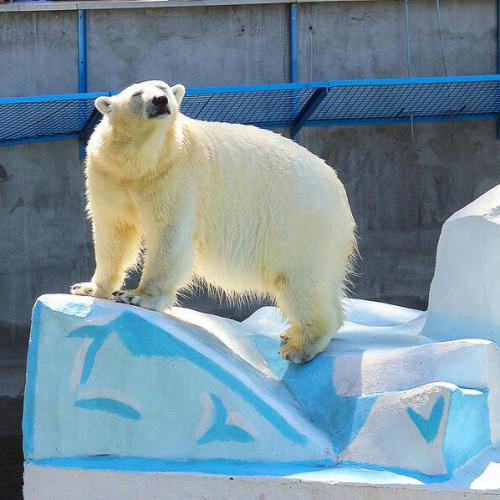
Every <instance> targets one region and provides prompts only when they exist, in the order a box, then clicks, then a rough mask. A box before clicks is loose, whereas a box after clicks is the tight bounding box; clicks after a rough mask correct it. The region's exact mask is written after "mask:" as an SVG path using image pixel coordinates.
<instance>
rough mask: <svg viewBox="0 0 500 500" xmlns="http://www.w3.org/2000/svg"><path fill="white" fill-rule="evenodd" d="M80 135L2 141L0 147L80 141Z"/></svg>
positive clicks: (58, 135)
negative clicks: (68, 140) (69, 140)
mask: <svg viewBox="0 0 500 500" xmlns="http://www.w3.org/2000/svg"><path fill="white" fill-rule="evenodd" d="M79 137H80V134H57V135H45V136H41V137H29V138H27V139H8V140H6V141H2V140H0V147H2V146H16V145H18V144H30V143H33V142H48V141H60V140H64V139H78V138H79Z"/></svg>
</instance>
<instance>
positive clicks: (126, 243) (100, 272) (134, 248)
mask: <svg viewBox="0 0 500 500" xmlns="http://www.w3.org/2000/svg"><path fill="white" fill-rule="evenodd" d="M93 232H94V247H95V258H96V264H97V266H96V271H95V273H94V276H93V277H92V281H90V282H86V283H76V284H75V285H73V286H72V287H71V289H70V292H71V293H72V294H73V295H90V296H92V297H100V298H103V299H110V298H111V295H112V292H113V291H114V290H116V289H117V288H119V287H120V286H121V284H122V283H123V280H124V278H125V272H126V270H127V268H129V267H130V266H132V265H134V264H135V263H136V262H137V257H138V254H139V250H140V235H139V232H138V230H137V228H136V227H135V226H133V225H129V224H123V223H110V222H108V223H102V222H97V221H94V223H93Z"/></svg>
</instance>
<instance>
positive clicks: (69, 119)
mask: <svg viewBox="0 0 500 500" xmlns="http://www.w3.org/2000/svg"><path fill="white" fill-rule="evenodd" d="M114 93H115V92H94V93H79V94H63V95H48V96H33V97H9V98H1V99H0V116H1V117H2V120H1V122H0V146H11V145H14V144H20V143H30V142H38V141H51V140H58V139H75V138H80V139H83V140H86V139H87V138H88V137H89V135H90V133H91V131H92V129H93V127H94V125H95V124H96V122H97V121H98V119H99V115H98V113H97V110H96V109H95V108H94V100H95V99H96V98H97V97H98V96H102V95H113V94H114ZM182 111H183V112H184V114H186V115H187V116H190V117H192V118H196V119H199V120H208V121H222V122H229V123H243V124H248V125H256V126H259V127H263V128H270V129H276V128H290V129H291V131H292V134H293V135H295V134H297V133H298V132H299V130H300V129H301V128H302V127H307V126H335V125H361V124H381V123H413V122H426V121H427V122H428V121H453V120H479V119H491V118H499V117H500V75H479V76H458V77H432V78H405V79H377V80H341V81H326V82H303V83H284V84H276V85H257V86H243V87H215V88H196V89H188V90H187V93H186V97H185V99H184V101H183V104H182Z"/></svg>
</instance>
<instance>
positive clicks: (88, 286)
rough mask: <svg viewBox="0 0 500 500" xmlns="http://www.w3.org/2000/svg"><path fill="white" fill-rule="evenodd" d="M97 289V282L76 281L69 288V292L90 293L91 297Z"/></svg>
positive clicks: (77, 293)
mask: <svg viewBox="0 0 500 500" xmlns="http://www.w3.org/2000/svg"><path fill="white" fill-rule="evenodd" d="M96 291H97V286H96V285H95V283H92V282H89V283H75V284H74V285H73V286H72V287H71V288H70V289H69V293H71V295H90V296H91V297H93V296H94V294H95V292H96Z"/></svg>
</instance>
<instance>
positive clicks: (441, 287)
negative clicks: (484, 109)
mask: <svg viewBox="0 0 500 500" xmlns="http://www.w3.org/2000/svg"><path fill="white" fill-rule="evenodd" d="M498 213H500V188H495V189H494V190H492V191H490V192H489V193H487V194H486V195H484V197H482V198H480V199H478V200H476V202H474V203H473V204H471V205H470V206H468V207H466V208H464V209H463V210H461V211H460V212H459V213H458V214H456V215H455V216H453V217H452V218H451V219H450V220H449V221H448V222H447V223H446V224H445V227H444V229H443V233H442V237H441V240H440V243H439V249H438V258H437V263H438V264H437V269H436V275H435V279H434V282H433V285H432V290H431V301H430V309H429V311H428V312H422V311H417V310H411V309H405V308H402V307H398V306H391V305H387V304H379V303H374V302H368V301H363V300H346V302H345V308H346V314H347V319H346V322H345V325H344V326H343V328H342V329H341V331H339V332H338V334H337V335H336V337H335V338H334V340H333V341H332V343H331V344H330V346H329V348H328V349H327V350H326V351H325V352H324V353H322V354H321V355H319V356H318V357H317V358H315V359H314V360H312V361H311V362H309V363H307V364H303V365H295V364H291V363H288V362H286V361H284V360H283V359H282V358H281V357H280V356H279V354H278V350H279V346H280V334H281V333H282V332H283V331H284V330H285V329H286V328H287V325H286V324H285V323H284V322H283V320H282V318H281V316H280V314H279V311H278V310H277V309H276V308H273V307H264V308H262V309H260V310H258V311H257V312H255V313H254V314H253V315H252V316H251V317H250V318H248V319H247V320H246V321H243V322H242V323H239V322H236V321H232V320H229V319H225V318H220V317H217V316H212V315H207V314H203V313H199V312H196V311H192V310H188V309H181V308H173V309H172V310H171V311H169V313H168V314H160V313H155V312H151V311H147V310H144V309H139V308H134V307H133V306H126V305H122V304H116V303H114V302H111V301H105V300H100V299H92V298H88V297H77V296H69V295H46V296H42V297H41V298H40V299H39V300H38V301H37V303H36V305H35V308H34V313H33V323H32V333H31V340H30V348H29V357H28V372H27V385H26V393H25V413H24V423H23V425H24V452H25V459H26V469H27V470H29V469H30V467H31V468H35V469H36V467H38V468H40V467H45V466H52V467H70V468H71V467H73V468H75V467H76V468H81V469H86V468H88V469H106V470H109V469H112V470H128V471H135V472H138V471H139V472H140V471H143V472H147V471H172V470H179V468H184V469H185V468H186V467H187V468H191V469H192V470H196V467H198V466H199V464H204V465H203V467H205V468H206V467H208V466H209V464H212V466H213V467H215V468H216V469H217V468H218V469H217V470H225V468H227V469H228V470H231V467H235V466H236V465H238V464H240V465H241V464H243V465H244V466H245V467H247V470H249V469H248V467H251V466H252V467H254V468H255V467H264V468H265V467H267V466H269V464H274V465H275V466H276V465H277V466H280V467H289V468H290V467H291V468H293V467H298V466H300V468H301V470H302V469H303V468H304V467H306V468H311V469H313V470H317V469H322V470H325V469H338V468H342V467H358V468H359V467H361V468H366V470H373V468H383V469H386V470H392V471H395V472H398V473H401V471H404V473H405V474H407V475H409V476H412V477H423V476H425V477H434V478H435V479H433V481H436V480H438V479H439V478H441V479H440V480H442V481H448V480H450V478H452V477H453V476H454V475H455V474H456V473H457V471H460V470H461V468H462V467H464V464H467V463H468V462H469V461H470V460H471V459H472V458H473V457H475V456H477V455H478V454H480V453H482V452H485V450H489V449H491V446H492V445H495V444H496V443H498V440H499V437H500V389H499V387H500V351H499V348H498V346H497V342H498V341H499V339H500V337H499V336H498V331H499V330H498V325H500V320H499V319H498V318H497V316H498V310H499V309H498V307H494V304H495V303H496V302H498V298H499V295H498V286H499V285H498V282H499V280H498V278H499V276H500V275H498V276H497V274H498V273H497V272H496V270H500V251H499V248H500V245H498V242H499V241H500V226H499V224H498V220H500V219H498ZM481 266H486V267H487V268H484V269H483V267H481ZM197 464H198V465H197ZM231 464H232V465H231ZM235 464H236V465H235ZM497 487H498V488H500V485H498V486H497Z"/></svg>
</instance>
